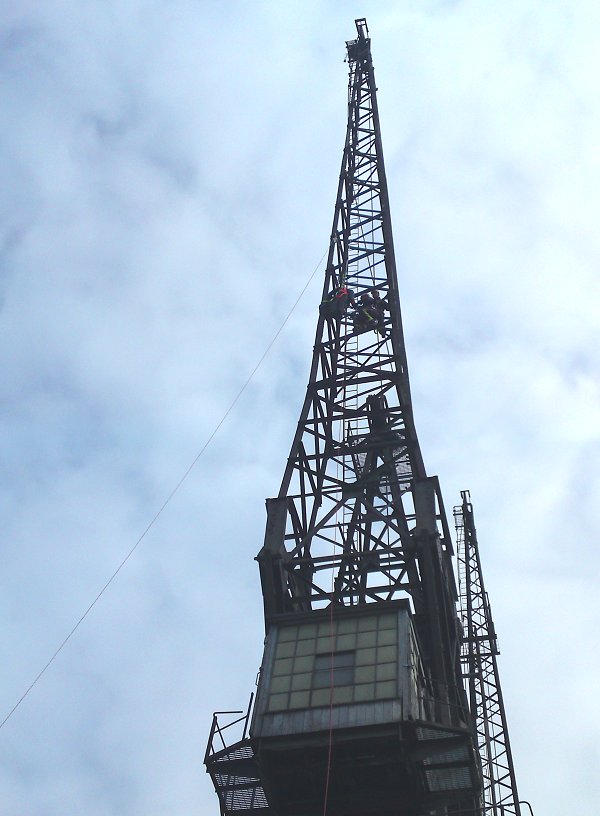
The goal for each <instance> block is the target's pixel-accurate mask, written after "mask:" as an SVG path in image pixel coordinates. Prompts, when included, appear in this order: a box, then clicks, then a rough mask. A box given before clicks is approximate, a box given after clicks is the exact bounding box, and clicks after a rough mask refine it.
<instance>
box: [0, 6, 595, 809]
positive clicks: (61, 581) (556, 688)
mask: <svg viewBox="0 0 600 816" xmlns="http://www.w3.org/2000/svg"><path fill="white" fill-rule="evenodd" d="M359 16H366V17H367V20H368V23H369V28H370V32H371V36H372V41H373V44H372V50H373V56H374V64H375V71H376V77H377V84H378V88H379V106H380V113H381V122H382V131H383V144H384V152H385V156H386V164H387V171H388V182H389V188H390V196H391V205H392V218H393V225H394V238H395V244H396V251H397V262H398V269H399V284H400V293H401V302H402V308H403V319H404V324H405V332H406V343H407V353H408V359H409V366H410V372H411V383H412V388H413V397H414V403H415V419H416V424H417V429H418V433H419V438H420V442H421V447H422V450H423V454H424V457H425V462H426V465H427V468H428V471H429V473H430V474H432V475H433V474H437V475H439V477H440V480H441V484H442V489H443V492H444V497H445V503H446V507H447V510H448V512H449V514H450V515H451V510H452V506H453V505H454V504H457V503H459V500H460V490H461V489H466V488H468V489H470V491H471V495H472V500H473V503H474V508H475V515H476V522H477V528H478V533H479V541H480V548H481V552H482V559H483V566H484V576H485V581H486V584H487V588H488V590H489V594H490V599H491V603H492V609H493V612H494V617H495V622H496V627H497V630H498V634H499V641H500V647H501V652H502V654H501V658H500V670H501V676H502V683H503V691H504V696H505V701H506V706H507V714H508V719H509V726H510V733H511V737H512V745H513V752H514V759H515V766H516V771H517V778H518V783H519V790H520V794H521V797H522V798H523V799H527V800H530V801H531V803H532V805H533V808H534V812H535V816H565V814H575V813H576V814H577V816H597V813H598V802H599V801H600V781H599V780H600V773H599V757H598V732H599V728H600V722H599V720H600V703H599V696H598V676H599V674H600V657H599V656H598V653H597V633H598V631H599V624H600V621H599V617H600V615H599V612H600V602H599V600H598V577H599V576H598V565H599V558H598V531H599V529H600V523H599V521H598V516H597V513H598V510H597V508H598V504H599V502H598V499H599V489H600V480H599V473H600V430H599V429H600V401H599V396H600V394H599V374H600V362H599V352H598V349H599V348H600V337H599V335H600V321H599V319H598V318H599V311H600V305H599V304H600V297H599V296H600V278H599V275H598V269H599V268H600V231H599V230H598V228H597V221H598V214H599V212H600V183H599V180H600V150H599V144H600V93H599V91H598V76H600V42H599V40H600V6H599V5H598V4H597V2H587V1H586V0H502V2H500V0H486V2H484V3H481V2H475V1H474V0H473V1H471V0H464V1H463V2H461V0H454V1H453V2H452V1H450V0H448V2H441V0H439V2H434V0H404V1H403V0H395V2H384V1H383V0H380V1H379V2H377V1H376V0H364V2H362V3H356V2H354V1H353V0H344V1H343V2H342V0H337V2H336V1H335V0H329V1H327V0H302V1H301V2H300V0H298V2H296V0H289V2H287V1H286V2H278V3H276V2H274V0H270V1H268V2H267V1H266V0H263V2H260V1H259V2H252V3H249V2H246V3H245V2H236V1H235V0H230V2H225V1H224V0H221V2H217V1H216V0H214V2H211V0H196V1H195V2H193V0H170V1H169V0H162V2H161V1H160V0H84V1H83V2H82V1H81V0H54V1H53V2H51V0H20V2H19V3H16V2H15V3H9V2H5V3H3V4H1V5H0V22H1V32H0V95H1V108H2V128H1V129H0V145H1V151H2V162H1V166H0V173H1V178H0V212H1V230H2V231H1V235H0V367H1V371H2V376H1V378H0V400H1V405H2V411H1V412H0V422H1V423H2V424H1V427H0V448H1V461H2V471H1V473H0V520H1V525H2V536H1V538H0V547H1V561H2V569H1V570H0V583H1V586H0V619H1V621H2V625H1V626H0V637H1V645H0V648H1V653H2V657H3V659H2V670H1V671H0V709H1V710H0V719H2V718H3V717H4V716H5V715H6V713H8V711H9V710H10V709H11V708H12V706H13V705H14V703H15V702H16V701H17V700H18V698H19V697H20V696H21V694H22V693H23V692H24V691H25V689H26V688H27V687H28V685H29V684H30V683H31V681H32V680H33V678H34V677H35V675H36V674H37V673H38V671H39V670H40V669H41V668H42V666H43V665H44V664H45V663H46V661H47V660H48V658H49V657H50V656H51V654H52V653H53V652H54V650H55V649H56V647H57V646H58V644H59V643H60V642H61V641H62V639H63V638H64V637H65V635H66V634H67V633H68V632H69V631H70V629H71V628H72V626H73V625H74V624H75V622H76V621H77V619H78V618H79V616H80V615H81V614H82V612H83V611H84V610H85V609H86V607H87V606H88V605H89V604H90V603H91V601H92V600H93V598H94V597H95V596H96V594H97V593H98V591H99V590H100V588H101V587H102V586H103V584H104V583H105V582H106V580H107V579H108V577H109V576H110V575H111V573H112V572H113V571H114V569H115V568H116V567H117V565H118V564H119V563H120V561H121V560H122V558H123V557H124V556H125V554H126V553H127V552H128V551H129V549H130V548H131V547H132V546H133V544H134V543H135V541H136V540H137V539H138V537H139V536H140V534H141V533H142V531H143V530H144V528H145V527H146V525H147V524H148V522H149V521H150V519H151V518H152V517H153V515H154V514H155V512H156V511H157V510H158V509H159V507H160V506H161V504H162V502H163V501H164V499H165V498H166V496H167V495H168V494H169V492H170V491H171V490H172V489H173V487H174V486H175V484H176V483H177V481H178V480H179V478H180V477H181V476H182V474H183V473H184V471H185V470H186V468H187V467H188V466H189V464H190V463H191V462H192V460H193V459H194V457H195V456H196V455H197V453H198V451H199V450H200V449H201V448H202V446H203V445H204V443H205V442H206V440H207V438H208V437H209V435H210V434H211V432H212V431H213V429H214V427H215V425H216V424H217V422H218V421H219V420H220V418H221V417H222V415H223V413H224V412H225V410H226V409H227V407H228V406H229V404H230V403H231V401H232V399H233V398H234V397H235V395H236V394H237V392H238V390H239V388H240V387H241V385H242V384H243V382H244V380H245V379H246V377H247V376H248V374H249V373H250V371H251V370H252V369H253V367H254V365H255V364H256V362H257V361H258V359H259V358H260V355H261V354H262V353H263V351H264V349H265V347H266V346H267V344H268V343H269V342H270V340H271V338H272V337H273V335H274V334H275V332H276V331H277V330H278V328H279V327H280V325H281V322H282V321H283V319H284V317H285V315H286V314H287V312H288V310H289V309H290V307H291V305H292V304H293V302H294V300H295V299H296V297H297V295H298V293H299V292H300V290H301V289H302V287H303V286H304V284H305V283H306V281H307V279H308V278H309V276H310V275H311V273H312V272H313V270H314V269H315V267H316V266H317V264H318V262H319V259H320V258H321V256H322V255H323V253H324V251H325V249H326V247H327V241H328V236H329V232H330V229H331V221H332V217H333V204H334V200H335V192H336V185H337V175H338V172H339V165H340V160H341V150H342V146H343V141H344V135H345V118H346V84H347V66H346V65H345V64H344V62H343V60H344V56H345V45H344V43H345V40H347V39H351V38H353V37H354V35H355V28H354V18H355V17H359ZM321 287H322V272H319V273H318V274H317V275H316V277H315V279H314V280H313V282H312V284H311V285H310V287H309V288H308V290H307V292H306V294H305V296H304V297H303V299H302V301H301V302H300V304H299V306H298V308H297V309H296V310H295V312H294V314H293V317H292V318H291V320H290V321H289V323H288V325H287V326H286V328H285V329H284V331H283V333H282V334H281V336H280V337H279V339H278V341H277V343H276V345H275V346H274V348H273V349H272V351H271V352H270V354H269V355H268V357H267V359H266V361H265V362H264V363H263V365H262V367H261V368H260V370H259V372H258V373H257V375H256V376H255V377H254V379H253V381H252V383H251V385H250V386H249V388H248V389H247V391H246V392H245V394H244V395H243V397H242V398H241V399H240V401H239V402H238V404H237V405H236V407H235V409H234V410H233V412H232V413H231V415H230V416H229V418H228V419H227V421H226V422H225V423H224V425H223V427H222V428H221V430H220V431H219V433H218V434H217V436H216V437H215V439H214V442H213V443H212V445H211V446H210V447H209V448H208V449H207V451H206V453H205V454H204V456H203V457H202V458H201V460H200V462H199V463H198V465H197V466H196V468H195V469H194V470H193V471H192V473H191V475H190V476H189V478H188V479H187V481H186V482H185V483H184V485H183V486H182V488H181V489H180V490H179V492H178V493H177V495H176V496H175V498H174V499H173V500H172V502H171V503H170V505H169V506H168V508H167V509H166V510H165V512H164V513H163V514H162V516H161V517H160V519H159V521H158V522H157V524H156V525H155V526H154V527H153V529H152V530H151V532H150V533H149V534H148V536H147V537H146V538H145V539H144V541H143V542H142V544H141V545H140V547H139V548H138V549H137V551H136V552H135V554H134V555H133V556H132V558H131V559H130V561H129V562H128V563H127V565H126V566H125V567H124V569H123V570H122V572H121V573H120V575H119V577H118V579H117V580H116V581H115V583H114V584H113V585H112V586H111V587H110V589H109V590H108V591H107V592H106V593H105V594H104V596H103V597H102V599H101V601H100V602H99V603H98V605H97V606H96V607H95V609H94V610H93V612H92V613H91V614H90V616H89V617H88V618H87V619H86V621H85V622H84V623H83V624H82V626H81V627H80V629H79V630H78V632H77V633H76V635H75V636H74V637H73V638H72V640H71V641H70V642H69V644H68V645H67V647H66V648H65V649H64V650H63V652H62V653H61V654H60V655H59V657H58V658H57V659H56V661H55V662H54V664H53V665H52V666H51V668H50V669H49V670H48V671H47V672H46V674H45V675H44V676H43V678H42V679H41V680H40V682H39V683H38V684H37V686H36V687H35V688H34V689H33V691H32V692H31V693H30V695H29V696H28V697H27V698H26V700H25V701H24V702H23V703H22V705H21V706H20V707H19V708H18V709H17V711H16V712H15V713H14V715H13V716H12V717H11V719H10V720H9V721H8V722H7V723H6V725H5V726H4V727H3V728H2V729H1V730H0V753H1V762H0V814H1V816H70V814H74V815H76V816H80V814H85V816H117V815H118V816H189V815H190V814H198V815H199V816H209V815H210V814H212V816H216V814H217V813H218V803H217V799H216V796H215V794H214V793H213V791H212V787H211V784H210V780H209V778H208V777H207V775H206V774H205V773H204V769H203V767H202V756H203V753H204V747H205V742H206V737H207V733H208V729H209V726H210V719H211V713H212V711H213V710H214V709H228V708H238V707H239V708H242V707H244V706H245V705H246V703H247V700H248V697H249V694H250V692H251V691H252V690H253V688H254V680H255V676H256V672H257V669H258V666H259V663H260V659H261V653H262V637H263V628H262V605H261V597H260V587H259V579H258V570H257V567H256V564H255V562H254V561H253V558H254V556H255V555H256V553H257V552H258V549H259V548H260V546H261V544H262V538H263V532H264V521H265V514H264V499H265V497H267V496H272V495H275V494H276V492H277V490H278V488H279V482H280V479H281V476H282V474H283V468H284V464H285V460H286V457H287V455H288V452H289V445H290V443H291V439H292V435H293V432H294V428H295V424H296V422H297V418H298V414H299V410H300V406H301V403H302V400H303V397H304V392H305V388H306V382H307V377H308V369H309V363H310V354H311V348H312V344H313V339H314V328H315V324H316V319H317V304H318V302H319V300H320V291H321Z"/></svg>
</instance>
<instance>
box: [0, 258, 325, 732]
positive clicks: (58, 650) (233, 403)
mask: <svg viewBox="0 0 600 816" xmlns="http://www.w3.org/2000/svg"><path fill="white" fill-rule="evenodd" d="M326 254H327V250H326V251H325V252H324V253H323V255H322V257H321V260H320V261H319V263H318V264H317V265H316V267H315V268H314V270H313V272H312V274H311V275H310V277H309V278H308V280H307V281H306V283H305V284H304V286H303V288H302V290H301V292H300V294H299V295H298V297H297V298H296V300H295V301H294V303H293V305H292V307H291V308H290V310H289V311H288V313H287V315H286V316H285V318H284V320H283V322H282V323H281V325H280V326H279V328H278V329H277V331H276V332H275V334H274V335H273V338H272V339H271V341H270V342H269V344H268V345H267V347H266V349H265V350H264V352H263V353H262V355H261V357H260V359H259V360H258V362H257V363H256V365H255V366H254V368H253V369H252V371H251V372H250V374H249V375H248V377H247V378H246V380H245V382H244V384H243V385H242V386H241V388H240V389H239V391H238V392H237V394H236V395H235V397H234V398H233V400H232V401H231V403H230V405H229V407H228V408H227V410H226V411H225V413H224V414H223V416H222V417H221V419H220V420H219V422H218V423H217V425H216V426H215V428H214V430H213V431H212V433H211V434H210V436H209V437H208V439H207V440H206V442H205V443H204V445H203V446H202V448H201V450H200V452H199V453H198V454H197V456H196V457H195V458H194V460H193V461H192V463H191V465H190V466H189V467H188V468H187V470H186V471H185V473H184V474H183V476H182V477H181V478H180V479H179V481H178V482H177V484H176V485H175V487H174V488H173V489H172V490H171V492H170V493H169V495H168V496H167V498H166V499H165V500H164V502H163V503H162V505H161V506H160V508H159V510H158V511H157V512H156V513H155V514H154V516H153V517H152V519H151V520H150V522H149V523H148V525H147V526H146V528H145V529H144V531H143V533H142V534H141V535H140V537H139V538H138V539H137V541H136V542H135V544H134V545H133V546H132V547H131V549H130V550H129V552H128V553H127V555H126V556H125V557H124V558H123V560H122V561H121V563H120V564H119V565H118V567H117V568H116V569H115V571H114V572H113V573H112V575H111V576H110V578H109V579H108V580H107V581H106V583H105V584H104V586H103V587H102V589H101V590H100V591H99V592H98V594H97V595H96V597H95V598H94V600H93V601H92V602H91V603H90V605H89V606H88V607H87V609H86V610H85V611H84V612H83V614H82V615H81V616H80V617H79V619H78V620H77V622H76V623H75V625H74V626H73V627H72V628H71V630H70V631H69V633H68V634H67V635H66V637H65V638H64V639H63V640H62V641H61V643H60V644H59V646H58V647H57V648H56V649H55V651H54V652H53V654H52V655H51V657H50V658H49V659H48V660H47V661H46V663H45V664H44V666H43V667H42V668H41V669H40V671H39V672H38V673H37V674H36V676H35V677H34V678H33V680H32V682H31V683H30V684H29V686H28V687H27V688H26V689H25V691H24V692H23V694H21V696H20V697H19V699H18V700H17V702H16V703H15V704H14V705H13V707H12V708H11V709H10V711H9V712H8V713H7V714H6V716H5V717H4V719H3V720H2V722H0V728H3V727H4V725H5V724H6V723H7V722H8V720H9V719H10V718H11V717H12V715H13V714H14V713H15V711H16V710H17V709H18V708H19V706H20V705H21V703H22V702H23V701H24V700H25V698H26V697H27V696H28V695H29V693H30V692H31V691H32V690H33V688H34V687H35V686H36V685H37V683H38V682H39V681H40V680H41V678H42V677H43V676H44V674H45V673H46V671H47V670H48V669H49V668H50V666H51V665H52V664H53V663H54V661H55V660H56V658H57V657H58V655H59V654H60V653H61V652H62V650H63V649H64V648H65V646H66V645H67V643H68V642H69V641H70V640H71V638H72V637H73V635H74V634H75V632H76V631H77V630H78V629H79V627H80V626H81V624H82V623H83V622H84V620H85V619H86V618H87V616H88V615H89V614H90V612H91V611H92V609H93V608H94V607H95V606H96V604H97V603H98V601H99V600H100V598H101V597H102V596H103V595H104V593H105V592H106V590H107V589H108V588H109V586H110V585H111V584H112V583H113V581H114V580H115V578H116V577H117V575H118V574H119V573H120V572H121V570H122V569H123V567H124V566H125V564H126V563H127V562H128V561H129V559H130V558H131V556H132V555H133V554H134V552H135V551H136V550H137V548H138V547H139V545H140V544H141V543H142V541H143V540H144V538H145V537H146V536H147V534H148V533H149V532H150V530H151V529H152V527H153V526H154V525H155V524H156V522H157V521H158V519H159V517H160V516H161V514H162V513H163V511H164V510H165V508H166V507H167V505H168V504H169V503H170V501H171V499H172V498H173V497H174V496H175V494H176V493H177V491H178V490H179V488H180V487H181V485H182V484H183V483H184V482H185V480H186V479H187V477H188V476H189V475H190V473H191V472H192V470H193V469H194V467H195V466H196V464H197V463H198V462H199V461H200V459H201V458H202V455H203V454H204V451H205V450H206V449H207V448H208V446H209V445H210V443H211V442H212V440H213V439H214V438H215V436H216V435H217V432H218V431H219V429H220V428H221V426H222V425H223V423H224V422H225V420H226V419H227V417H228V416H229V414H230V413H231V412H232V411H233V409H234V408H235V406H236V404H237V403H238V401H239V399H240V398H241V396H242V394H243V393H244V391H245V390H246V388H247V387H248V386H249V385H250V383H251V381H252V379H253V378H254V375H255V374H256V372H257V371H258V369H259V368H260V367H261V365H262V363H263V361H264V359H265V357H266V356H267V354H268V353H269V351H270V350H271V348H272V347H273V345H274V344H275V342H276V341H277V338H278V337H279V335H280V334H281V332H282V331H283V329H284V328H285V325H286V323H287V322H288V320H289V319H290V317H291V316H292V314H293V312H294V310H295V309H296V307H297V305H298V304H299V303H300V300H301V299H302V296H303V295H304V293H305V292H306V290H307V289H308V287H309V286H310V284H311V283H312V280H313V278H314V276H315V275H316V274H317V272H318V270H319V268H320V266H321V264H322V263H323V259H324V258H325V255H326Z"/></svg>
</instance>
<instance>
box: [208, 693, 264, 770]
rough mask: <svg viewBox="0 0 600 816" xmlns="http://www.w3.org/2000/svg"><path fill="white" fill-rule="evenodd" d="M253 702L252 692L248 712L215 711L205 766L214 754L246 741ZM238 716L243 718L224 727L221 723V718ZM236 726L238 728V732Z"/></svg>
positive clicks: (238, 718) (237, 718)
mask: <svg viewBox="0 0 600 816" xmlns="http://www.w3.org/2000/svg"><path fill="white" fill-rule="evenodd" d="M253 702H254V692H252V694H251V695H250V702H249V703H248V708H247V709H246V711H215V712H214V713H213V719H212V725H211V728H210V733H209V735H208V743H207V745H206V751H205V753H204V763H205V764H206V762H207V761H208V759H209V758H210V757H211V756H213V755H214V754H216V753H218V752H219V751H221V750H224V749H226V748H227V747H228V746H230V745H232V744H233V743H235V742H239V741H242V740H245V739H246V736H247V735H248V726H249V724H250V714H251V712H252V703H253ZM238 714H241V716H239V717H236V718H235V719H234V720H231V721H230V722H227V723H225V724H224V725H223V724H222V722H220V721H219V717H224V716H228V717H231V716H235V715H238ZM242 723H243V727H242V734H241V737H240V736H239V728H240V726H241V724H242ZM236 726H238V728H237V730H236ZM230 729H232V730H230ZM235 735H237V736H235Z"/></svg>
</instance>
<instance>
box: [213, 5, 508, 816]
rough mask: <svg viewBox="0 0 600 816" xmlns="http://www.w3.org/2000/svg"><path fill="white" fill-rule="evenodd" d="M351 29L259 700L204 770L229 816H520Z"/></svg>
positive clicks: (222, 735)
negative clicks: (416, 389)
mask: <svg viewBox="0 0 600 816" xmlns="http://www.w3.org/2000/svg"><path fill="white" fill-rule="evenodd" d="M356 26H357V32H358V36H357V38H356V39H355V40H352V41H351V42H348V43H347V48H348V62H349V67H350V80H349V91H348V126H347V132H346V143H345V147H344V154H343V159H342V168H341V172H340V180H339V186H338V192H337V199H336V205H335V215H334V221H333V229H332V233H331V242H330V246H329V255H328V260H327V267H326V273H325V283H324V288H323V303H322V306H321V309H320V310H319V317H318V325H317V333H316V340H315V345H314V353H313V358H312V366H311V371H310V378H309V384H308V389H307V393H306V398H305V401H304V405H303V407H302V411H301V414H300V420H299V422H298V427H297V431H296V434H295V437H294V440H293V443H292V448H291V452H290V456H289V458H288V461H287V466H286V469H285V473H284V477H283V481H282V484H281V489H280V491H279V494H278V496H277V497H276V498H273V499H268V500H267V527H266V534H265V540H264V546H263V547H262V549H261V550H260V552H259V554H258V557H257V560H258V563H259V568H260V578H261V584H262V594H263V600H264V616H265V628H266V639H265V652H264V657H263V661H262V666H261V672H260V680H259V683H258V691H257V697H256V701H255V704H254V707H253V710H252V700H251V706H250V707H249V709H248V711H247V712H246V713H245V714H241V715H240V716H239V717H238V716H237V713H236V712H229V713H228V712H222V713H219V714H216V715H215V717H214V719H213V725H212V728H211V733H210V737H209V743H208V748H207V752H206V756H205V763H206V766H207V770H208V772H209V773H210V775H211V778H212V780H213V783H214V786H215V790H216V792H217V794H218V797H219V803H220V807H221V813H222V814H223V816H225V815H226V816H234V814H235V815H239V814H244V813H249V814H250V816H256V815H257V814H263V813H264V814H267V813H269V814H273V816H317V815H318V814H329V816H366V815H367V814H373V815H374V816H392V815H393V816H426V814H435V816H442V815H444V816H449V815H450V814H454V815H455V816H458V814H473V816H484V814H486V813H493V814H495V816H509V815H512V814H516V816H519V813H520V811H519V804H518V796H517V793H516V786H515V780H514V772H513V770H512V763H511V759H510V750H509V746H508V736H507V733H506V723H505V718H504V712H503V708H502V698H501V695H500V687H499V682H498V676H497V669H496V662H495V655H496V649H495V635H494V633H493V624H492V622H491V616H490V615H489V605H488V604H487V599H486V597H485V593H484V591H483V579H482V578H481V570H480V565H479V556H478V550H477V544H476V539H475V533H474V526H473V525H472V512H471V510H470V504H469V503H468V502H467V501H466V499H465V502H464V503H463V506H462V508H461V511H460V514H459V515H457V519H458V520H460V527H459V530H460V533H461V536H459V541H460V542H461V546H462V547H463V549H462V555H461V560H460V564H461V573H460V574H461V578H462V583H461V597H460V601H461V610H460V615H459V612H458V609H457V604H458V601H459V595H458V590H457V586H456V582H455V578H454V572H453V568H452V557H453V555H454V552H453V546H452V541H451V538H450V531H449V528H448V522H447V519H446V514H445V510H444V505H443V501H442V496H441V492H440V488H439V484H438V480H437V478H436V477H429V476H427V473H426V471H425V466H424V464H423V459H422V456H421V451H420V449H419V443H418V439H417V434H416V431H415V426H414V421H413V414H412V407H411V397H410V387H409V379H408V369H407V364H406V352H405V347H404V338H403V333H402V320H401V314H400V302H399V297H398V286H397V279H396V268H395V260H394V246H393V240H392V228H391V221H390V208H389V201H388V193H387V185H386V176H385V169H384V163H383V153H382V147H381V136H380V129H379V118H378V111H377V99H376V88H375V79H374V73H373V65H372V59H371V48H370V39H369V36H368V29H367V25H366V21H365V20H364V19H361V20H357V21H356ZM348 290H349V292H348ZM463 670H464V675H465V676H463ZM465 677H466V685H465ZM499 712H501V713H499ZM224 723H225V724H224ZM238 728H239V729H240V730H241V734H240V733H236V729H238ZM230 735H232V736H230ZM490 741H491V742H490ZM492 743H493V744H492ZM498 745H500V747H498ZM498 773H499V774H500V776H498Z"/></svg>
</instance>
